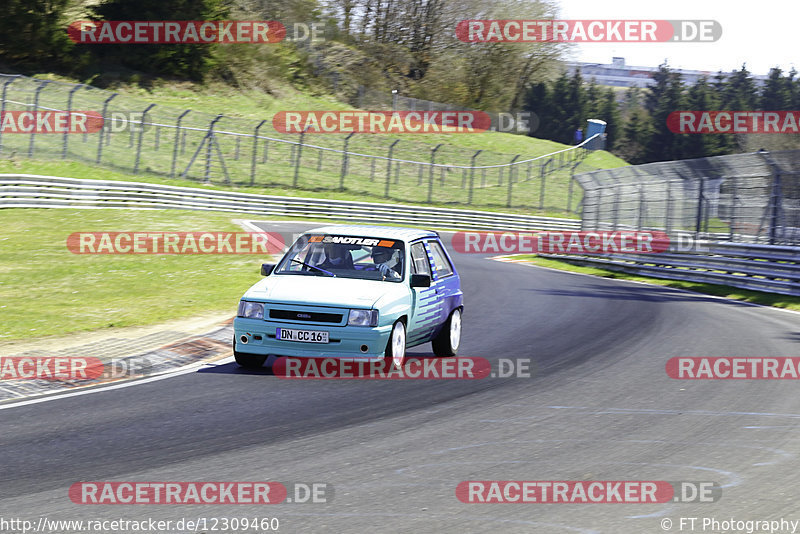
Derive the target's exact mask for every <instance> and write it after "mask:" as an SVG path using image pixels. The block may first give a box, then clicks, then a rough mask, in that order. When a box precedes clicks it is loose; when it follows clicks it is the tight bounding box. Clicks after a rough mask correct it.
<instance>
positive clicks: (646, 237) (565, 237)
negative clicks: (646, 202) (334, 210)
mask: <svg viewBox="0 0 800 534" xmlns="http://www.w3.org/2000/svg"><path fill="white" fill-rule="evenodd" d="M452 246H453V249H454V250H455V251H456V252H460V253H463V254H470V253H473V254H488V253H500V252H503V253H507V254H511V253H521V254H525V253H527V254H608V253H620V252H621V253H630V254H652V253H659V252H665V251H667V250H668V249H669V247H670V239H669V236H668V235H667V234H666V233H664V232H633V231H632V232H456V233H454V234H453V238H452Z"/></svg>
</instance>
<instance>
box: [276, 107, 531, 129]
mask: <svg viewBox="0 0 800 534" xmlns="http://www.w3.org/2000/svg"><path fill="white" fill-rule="evenodd" d="M509 124H511V123H509ZM272 126H273V128H275V130H276V131H278V132H280V133H285V134H299V133H303V132H306V133H314V134H318V133H327V134H340V133H375V134H405V133H416V134H419V133H482V132H486V131H488V130H489V129H491V128H492V119H491V117H490V116H489V114H488V113H486V112H484V111H279V112H278V113H276V114H275V115H274V116H273V118H272ZM514 127H518V126H517V125H516V124H515V125H514Z"/></svg>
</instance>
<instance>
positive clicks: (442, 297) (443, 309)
mask: <svg viewBox="0 0 800 534" xmlns="http://www.w3.org/2000/svg"><path fill="white" fill-rule="evenodd" d="M425 246H426V248H427V250H428V256H429V258H430V263H431V269H432V271H433V280H432V281H431V285H432V287H433V289H434V292H435V294H436V298H437V300H438V301H439V318H438V323H437V326H438V325H441V324H444V322H445V321H447V318H448V317H450V312H452V311H453V309H455V308H457V307H459V306H461V305H462V304H463V300H464V297H463V293H462V291H461V280H460V278H459V276H458V273H457V272H456V269H455V267H454V266H453V262H452V261H451V259H450V256H449V255H448V254H447V251H446V250H445V248H444V245H442V242H441V241H439V240H438V239H429V240H427V241H426V242H425Z"/></svg>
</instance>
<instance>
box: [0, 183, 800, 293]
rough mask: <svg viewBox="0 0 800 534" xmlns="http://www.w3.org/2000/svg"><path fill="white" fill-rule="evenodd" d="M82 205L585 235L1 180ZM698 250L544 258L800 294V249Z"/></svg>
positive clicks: (511, 221) (530, 220)
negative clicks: (226, 212)
mask: <svg viewBox="0 0 800 534" xmlns="http://www.w3.org/2000/svg"><path fill="white" fill-rule="evenodd" d="M80 207H91V208H127V209H169V208H178V209H191V210H207V211H231V212H236V213H248V214H253V215H265V216H282V217H307V218H320V219H334V220H335V219H346V220H348V221H357V222H361V223H395V224H412V225H420V226H426V227H429V228H440V229H456V230H510V231H531V230H545V231H579V230H581V222H580V221H578V220H573V219H559V218H554V217H537V216H529V215H521V214H514V213H496V212H485V211H475V210H456V209H447V208H431V207H422V206H399V205H391V204H373V203H369V202H354V201H344V200H328V199H316V198H296V197H280V196H270V195H256V194H250V193H236V192H229V191H214V190H203V189H199V188H191V187H175V186H167V185H160V184H148V183H139V182H121V181H105V180H81V179H76V178H61V177H54V176H37V175H29V174H0V209H2V208H80ZM696 245H698V246H697V247H696V249H695V251H694V252H692V253H685V252H667V253H660V254H638V255H635V254H613V255H592V256H588V255H564V254H558V255H545V254H542V256H545V257H552V258H557V259H566V260H570V261H573V262H576V263H579V264H583V265H593V266H598V267H603V268H605V269H609V270H618V271H624V272H629V273H634V274H642V275H646V276H653V277H656V278H668V279H675V280H687V281H692V282H708V283H715V284H725V285H729V286H733V287H738V288H742V289H753V290H757V291H768V292H771V293H780V294H784V295H793V296H800V247H790V246H771V245H756V244H736V243H719V242H697V243H696Z"/></svg>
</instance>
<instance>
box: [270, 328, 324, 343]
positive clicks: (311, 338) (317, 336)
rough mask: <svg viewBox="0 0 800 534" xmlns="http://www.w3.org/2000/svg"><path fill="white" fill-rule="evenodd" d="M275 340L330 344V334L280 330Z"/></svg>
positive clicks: (317, 331)
mask: <svg viewBox="0 0 800 534" xmlns="http://www.w3.org/2000/svg"><path fill="white" fill-rule="evenodd" d="M275 338H276V339H280V340H281V341H301V342H303V343H328V332H323V331H322V330H295V329H293V328H278V329H277V330H276V331H275Z"/></svg>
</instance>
